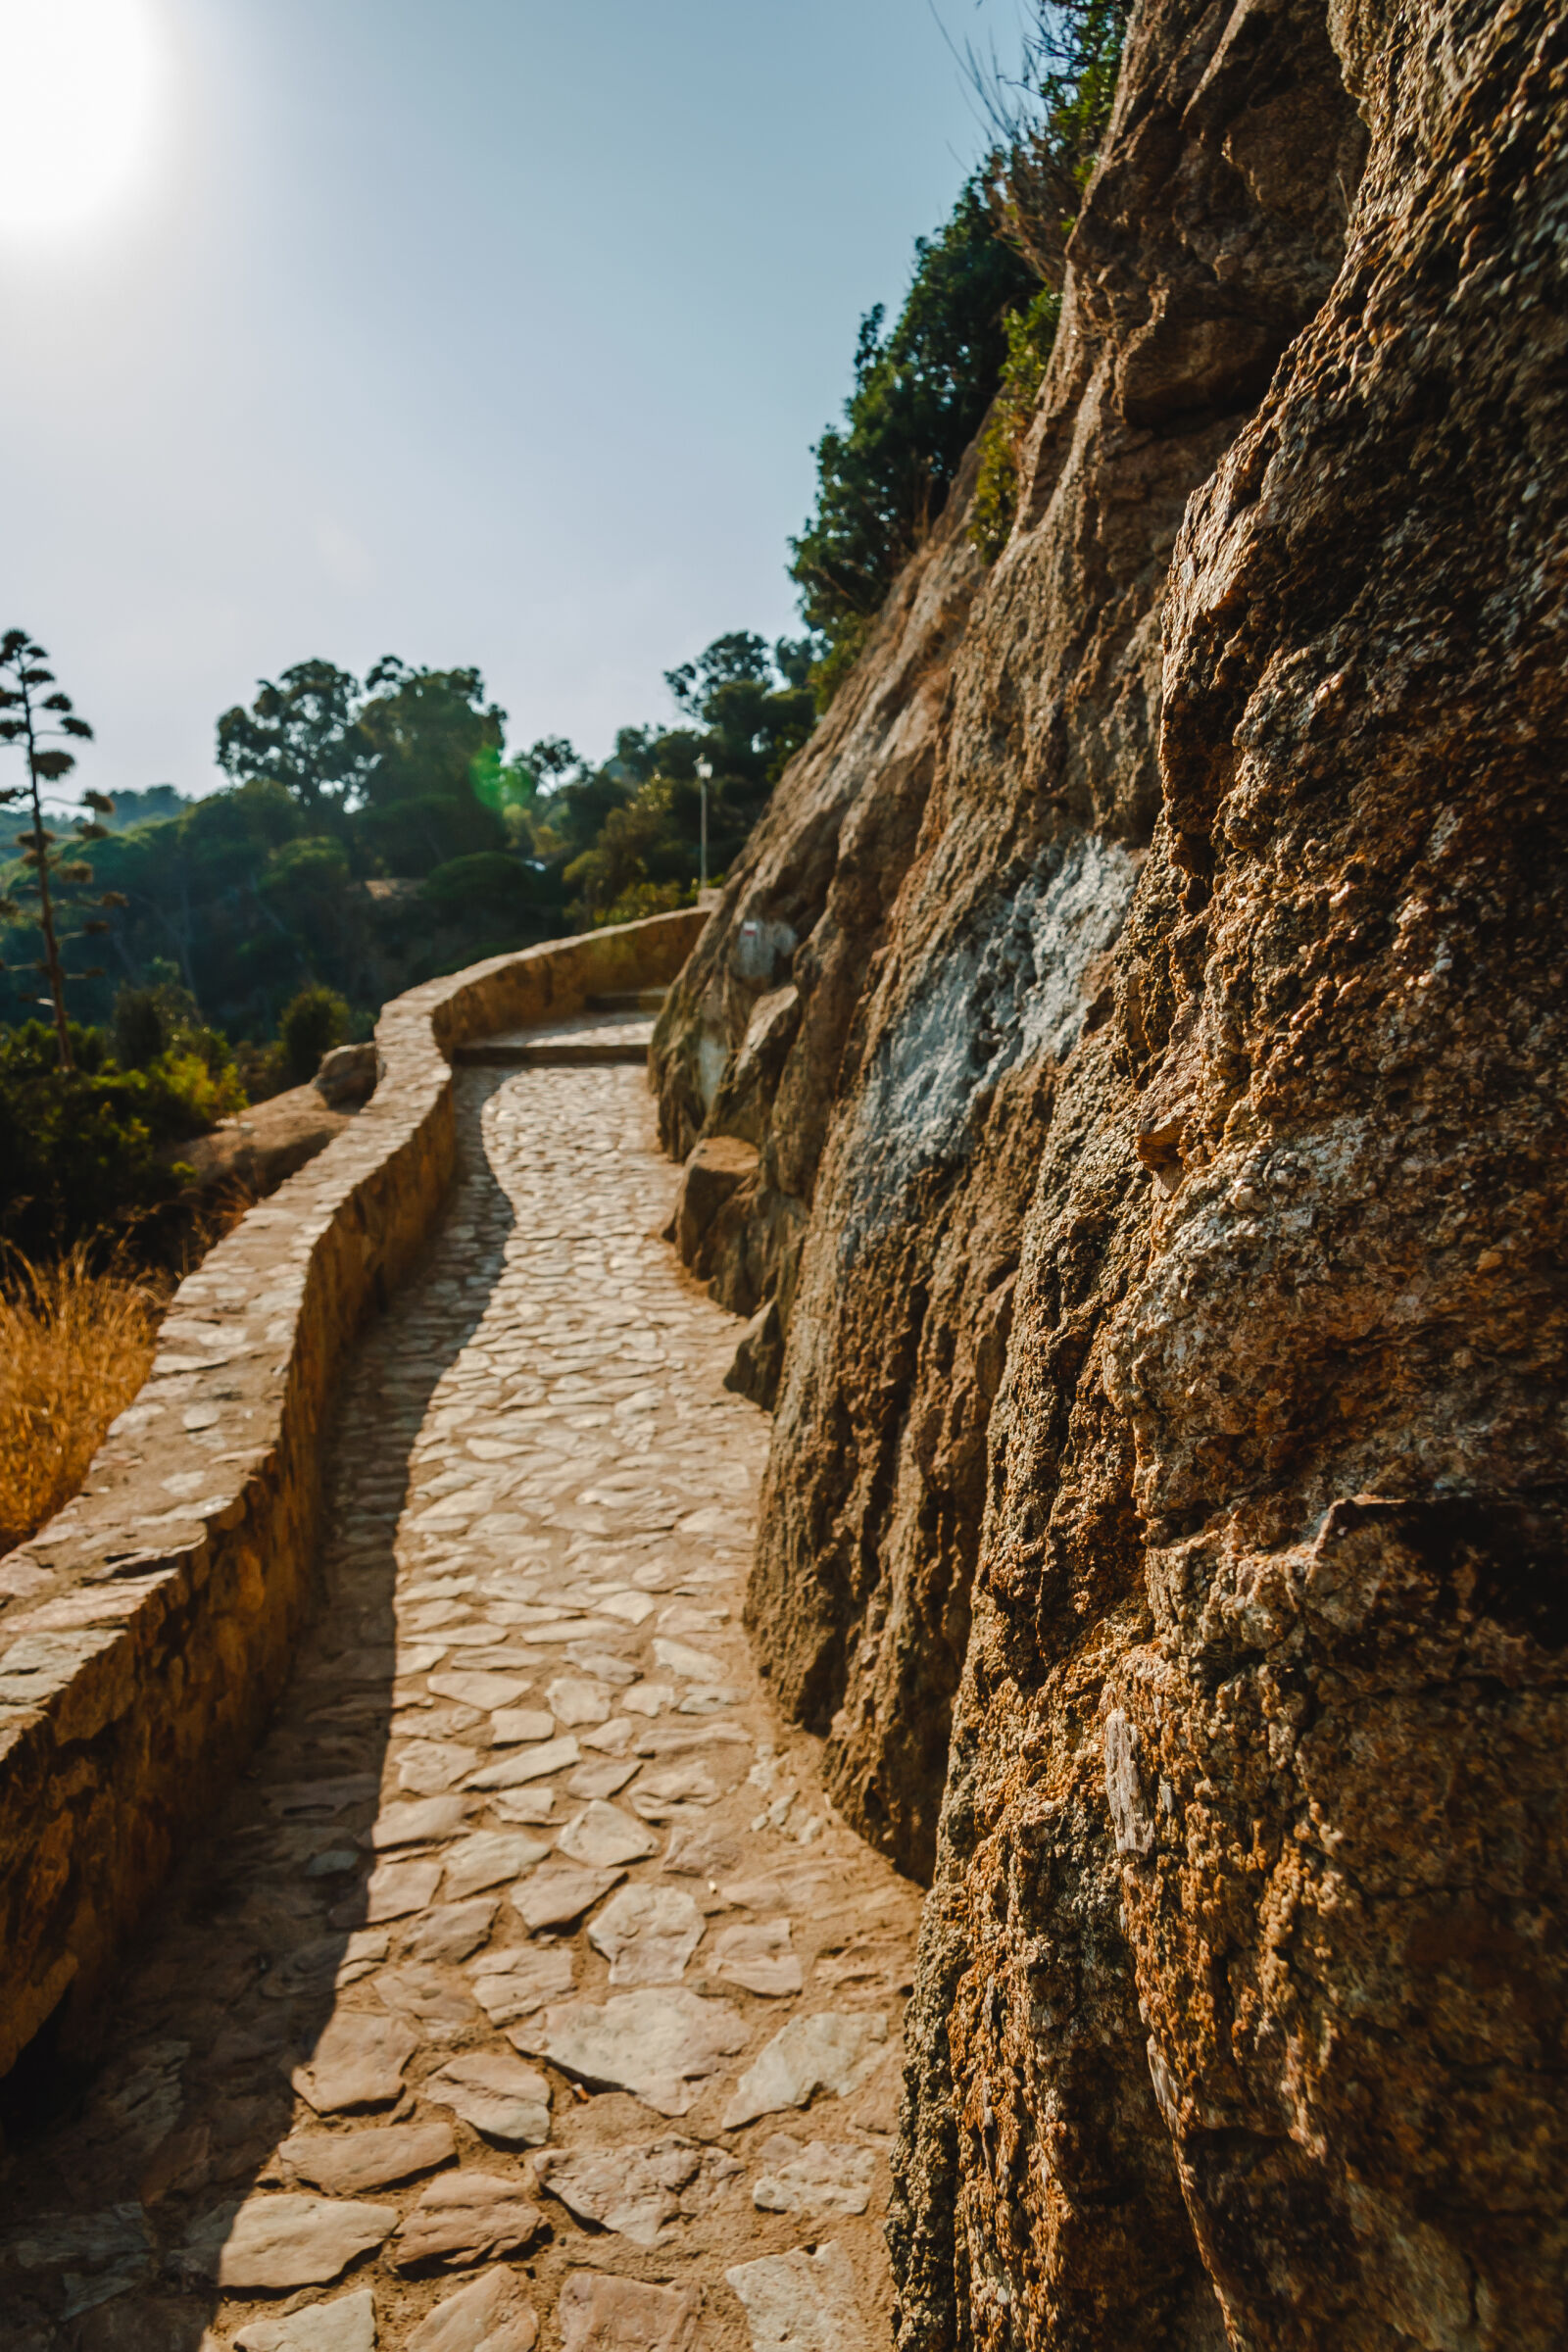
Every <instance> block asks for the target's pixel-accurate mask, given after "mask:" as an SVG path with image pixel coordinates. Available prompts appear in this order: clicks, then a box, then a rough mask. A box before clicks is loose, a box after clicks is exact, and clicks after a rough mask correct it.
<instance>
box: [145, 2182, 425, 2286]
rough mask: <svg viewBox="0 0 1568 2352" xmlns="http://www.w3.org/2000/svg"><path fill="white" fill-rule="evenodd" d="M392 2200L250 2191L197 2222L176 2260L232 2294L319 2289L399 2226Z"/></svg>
mask: <svg viewBox="0 0 1568 2352" xmlns="http://www.w3.org/2000/svg"><path fill="white" fill-rule="evenodd" d="M397 2218H398V2215H397V2207H396V2206H395V2205H355V2204H349V2203H348V2202H346V2201H345V2200H343V2199H341V2198H336V2197H307V2196H291V2195H284V2196H266V2195H263V2196H254V2197H247V2198H246V2199H245V2201H244V2203H243V2204H240V2205H221V2206H219V2207H218V2209H217V2210H216V2211H215V2212H213V2213H210V2214H208V2215H207V2216H206V2218H205V2219H204V2220H203V2221H202V2222H200V2223H198V2225H197V2227H196V2229H195V2230H194V2231H193V2232H192V2234H191V2236H190V2237H189V2238H188V2239H187V2240H186V2242H185V2244H184V2245H183V2246H182V2247H181V2248H180V2249H179V2252H178V2253H177V2255H176V2256H175V2258H174V2267H175V2269H176V2271H177V2272H178V2273H179V2275H180V2276H182V2277H184V2278H211V2279H214V2280H216V2282H217V2283H218V2285H220V2286H221V2287H223V2288H225V2289H226V2290H227V2291H228V2292H229V2293H230V2294H253V2293H264V2294H266V2293H270V2294H276V2293H279V2292H281V2291H282V2290H284V2289H286V2288H289V2287H295V2286H324V2285H326V2283H327V2282H328V2280H329V2279H333V2278H336V2277H337V2276H338V2274H339V2272H341V2271H346V2270H347V2269H348V2266H349V2264H350V2263H351V2262H354V2261H357V2260H358V2258H359V2256H360V2255H362V2254H368V2252H369V2251H370V2249H371V2247H372V2246H378V2245H380V2244H381V2243H382V2241H383V2239H385V2238H386V2237H387V2236H389V2235H390V2233H391V2231H392V2230H393V2229H395V2228H396V2227H397Z"/></svg>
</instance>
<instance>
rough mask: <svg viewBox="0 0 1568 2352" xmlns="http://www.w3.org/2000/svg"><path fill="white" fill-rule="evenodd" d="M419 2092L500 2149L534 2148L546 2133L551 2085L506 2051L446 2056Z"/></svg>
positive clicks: (548, 2121)
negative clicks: (457, 2116)
mask: <svg viewBox="0 0 1568 2352" xmlns="http://www.w3.org/2000/svg"><path fill="white" fill-rule="evenodd" d="M424 2096H425V2097H426V2098H427V2099H432V2100H435V2101H437V2102H438V2103H439V2104H441V2105H443V2106H447V2107H450V2108H451V2109H452V2111H453V2113H454V2115H460V2116H462V2118H463V2120H464V2122H465V2123H466V2124H467V2125H469V2126H470V2127H471V2129H472V2130H473V2131H477V2132H478V2133H479V2134H480V2136H481V2137H482V2138H484V2139H493V2140H496V2141H498V2142H499V2143H500V2145H501V2146H502V2147H507V2148H539V2147H543V2145H544V2143H545V2141H546V2140H547V2139H548V2138H549V2137H550V2084H549V2083H548V2082H546V2080H545V2078H544V2076H543V2075H541V2074H540V2073H539V2071H538V2070H537V2068H535V2067H531V2066H524V2065H523V2063H522V2061H521V2059H520V2058H514V2057H513V2056H512V2055H511V2053H510V2052H507V2051H502V2050H472V2051H469V2052H468V2053H467V2054H466V2055H465V2056H463V2057H461V2058H449V2059H448V2061H447V2063H446V2065H445V2066H443V2067H442V2068H441V2069H440V2070H439V2072H437V2073H436V2074H433V2075H431V2076H430V2077H429V2078H428V2080H427V2081H426V2082H425V2085H424Z"/></svg>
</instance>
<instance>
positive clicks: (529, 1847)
mask: <svg viewBox="0 0 1568 2352" xmlns="http://www.w3.org/2000/svg"><path fill="white" fill-rule="evenodd" d="M549 1851H550V1848H549V1846H548V1845H542V1844H541V1843H540V1841H539V1839H538V1838H518V1837H508V1836H507V1835H505V1834H504V1833H503V1832H500V1831H497V1830H479V1831H477V1832H476V1833H475V1834H474V1836H473V1837H471V1838H460V1839H459V1841H458V1843H457V1844H456V1845H455V1846H453V1847H452V1848H451V1849H450V1851H449V1852H448V1854H447V1857H446V1868H447V1875H446V1889H445V1891H446V1893H447V1895H448V1897H449V1899H450V1900H452V1901H454V1902H458V1901H461V1900H462V1898H463V1897H464V1896H465V1895H466V1894H477V1893H478V1891H479V1889H480V1888H481V1887H500V1886H504V1885H507V1884H509V1883H510V1882H511V1881H512V1880H513V1879H515V1878H519V1877H520V1876H521V1874H522V1873H523V1871H525V1870H531V1869H532V1867H533V1865H534V1864H535V1863H536V1862H542V1861H543V1860H544V1857H545V1856H546V1854H548V1853H549Z"/></svg>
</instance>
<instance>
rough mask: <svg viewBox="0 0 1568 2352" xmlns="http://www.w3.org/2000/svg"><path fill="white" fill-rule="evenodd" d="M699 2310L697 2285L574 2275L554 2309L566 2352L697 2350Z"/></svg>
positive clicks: (582, 2273) (595, 2273)
mask: <svg viewBox="0 0 1568 2352" xmlns="http://www.w3.org/2000/svg"><path fill="white" fill-rule="evenodd" d="M701 2309H702V2301H701V2297H700V2296H699V2295H698V2293H697V2291H696V2289H695V2288H693V2287H676V2286H644V2285H643V2284H641V2282H640V2281H639V2280H637V2279H635V2278H612V2277H611V2276H610V2275H609V2274H608V2273H607V2272H604V2271H574V2272H573V2273H572V2275H571V2277H570V2278H568V2279H567V2280H566V2283H565V2285H564V2287H563V2288H562V2290H561V2301H560V2302H559V2303H558V2304H557V2306H556V2319H557V2324H558V2325H559V2327H560V2329H561V2347H562V2352H695V2346H696V2343H697V2320H698V2314H699V2312H700V2311H701Z"/></svg>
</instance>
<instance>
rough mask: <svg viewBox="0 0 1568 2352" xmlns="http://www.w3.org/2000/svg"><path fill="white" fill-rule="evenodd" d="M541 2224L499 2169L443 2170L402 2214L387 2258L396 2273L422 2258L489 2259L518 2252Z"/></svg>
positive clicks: (539, 2216)
mask: <svg viewBox="0 0 1568 2352" xmlns="http://www.w3.org/2000/svg"><path fill="white" fill-rule="evenodd" d="M543 2227H544V2216H543V2214H542V2213H541V2212H540V2211H539V2208H538V2206H537V2205H531V2204H530V2203H529V2202H528V2199H527V2198H526V2196H524V2194H523V2192H522V2187H521V2184H520V2183H519V2182H518V2181H516V2180H509V2179H507V2178H506V2177H505V2176H504V2175H502V2174H499V2173H470V2172H461V2173H443V2174H442V2175H441V2176H440V2178H439V2179H438V2180H432V2181H431V2182H430V2184H429V2186H428V2187H427V2188H426V2189H425V2190H424V2191H423V2193H422V2194H421V2196H420V2198H419V2201H418V2203H417V2205H416V2206H415V2207H414V2208H413V2210H412V2211H411V2212H409V2213H407V2214H405V2216H404V2218H403V2226H402V2228H401V2229H399V2231H398V2233H397V2236H396V2237H395V2238H394V2240H393V2242H392V2244H391V2246H390V2247H389V2249H388V2257H389V2259H390V2261H391V2264H392V2267H393V2269H394V2270H397V2271H412V2270H417V2269H418V2268H420V2267H421V2265H423V2264H424V2263H427V2262H442V2263H449V2264H452V2263H465V2262H489V2261H493V2260H494V2259H495V2257H496V2256H497V2255H500V2254H517V2253H520V2252H521V2251H522V2248H523V2247H524V2246H526V2245H527V2244H528V2243H529V2241H530V2240H531V2239H532V2238H534V2237H536V2236H537V2235H538V2232H539V2231H540V2229H542V2228H543Z"/></svg>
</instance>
